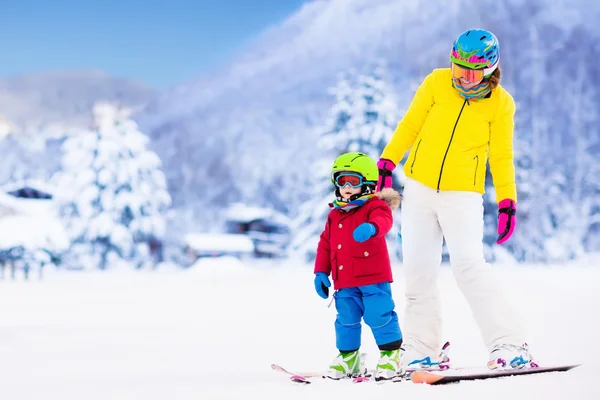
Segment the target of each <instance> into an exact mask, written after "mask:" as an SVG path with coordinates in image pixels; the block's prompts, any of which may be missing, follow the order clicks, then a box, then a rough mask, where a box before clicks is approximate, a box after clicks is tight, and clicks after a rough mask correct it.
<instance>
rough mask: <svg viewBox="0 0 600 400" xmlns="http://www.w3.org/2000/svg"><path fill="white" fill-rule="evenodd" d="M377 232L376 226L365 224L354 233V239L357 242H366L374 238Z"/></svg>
mask: <svg viewBox="0 0 600 400" xmlns="http://www.w3.org/2000/svg"><path fill="white" fill-rule="evenodd" d="M375 232H376V229H375V225H373V224H370V223H368V222H363V223H362V224H360V225H359V226H357V227H356V229H355V230H354V232H353V233H352V237H354V240H356V241H357V242H364V241H365V240H367V239H369V238H370V237H371V236H373V235H374V234H375Z"/></svg>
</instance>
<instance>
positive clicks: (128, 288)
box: [0, 258, 600, 400]
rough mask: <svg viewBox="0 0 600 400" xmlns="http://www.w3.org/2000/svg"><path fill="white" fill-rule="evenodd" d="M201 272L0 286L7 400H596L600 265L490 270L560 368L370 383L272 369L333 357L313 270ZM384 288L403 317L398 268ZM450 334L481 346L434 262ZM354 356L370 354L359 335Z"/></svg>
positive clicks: (368, 340)
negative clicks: (359, 350) (448, 380)
mask: <svg viewBox="0 0 600 400" xmlns="http://www.w3.org/2000/svg"><path fill="white" fill-rule="evenodd" d="M203 265H204V266H205V267H207V270H206V271H203V270H202V269H201V268H190V269H187V270H175V269H165V270H164V271H161V270H159V271H147V272H146V271H144V272H137V273H136V272H132V271H127V270H120V271H110V272H104V273H102V272H80V273H79V272H77V273H75V272H71V273H64V272H54V273H50V271H48V273H47V274H46V278H45V280H43V281H36V280H33V281H30V282H22V281H5V282H2V290H0V304H3V305H4V306H3V307H2V317H1V318H0V354H1V355H2V362H1V363H0V383H1V387H2V390H1V392H2V397H3V398H7V399H31V398H44V399H61V400H68V399H75V400H79V399H82V398H85V399H86V400H93V399H102V400H105V399H144V400H151V399H178V400H185V399H203V400H204V399H206V400H218V399H228V400H230V399H252V398H259V399H286V400H287V399H289V400H294V399H308V398H310V399H332V398H344V399H366V398H382V397H385V398H398V399H400V398H402V399H421V398H444V399H448V400H453V399H457V400H465V399H480V398H486V399H507V398H514V397H515V396H517V397H518V398H532V397H535V398H540V399H541V398H543V399H561V400H562V399H565V398H573V399H575V398H582V399H595V398H599V395H600V389H599V388H598V386H597V383H596V382H595V381H594V380H595V378H596V377H597V376H598V373H599V372H600V367H599V366H598V363H597V360H598V358H599V357H600V349H599V347H598V346H597V338H598V336H599V335H600V327H598V324H597V318H595V317H594V315H597V309H598V305H599V304H600V292H599V291H598V290H597V283H598V282H599V281H600V269H599V268H597V266H598V264H597V263H596V264H594V267H588V266H584V265H569V266H543V267H542V266H535V265H531V266H525V265H517V266H509V265H496V266H494V271H495V272H496V273H497V274H498V279H499V280H500V281H502V282H505V285H506V290H508V291H509V292H510V293H512V294H513V297H512V301H514V302H516V303H517V304H518V305H519V311H520V312H521V314H522V316H523V317H524V318H525V321H526V322H527V326H528V328H529V334H530V340H529V343H530V345H531V348H532V352H533V353H534V355H535V356H536V358H537V359H538V361H539V362H540V363H541V364H542V365H553V364H562V363H583V366H581V367H579V368H577V369H575V370H573V371H571V372H567V373H556V374H547V375H539V376H529V377H515V378H506V379H503V380H496V381H479V382H463V383H460V384H456V385H452V386H443V387H436V386H424V385H415V384H412V383H400V384H390V385H382V386H378V385H375V384H365V385H351V384H349V383H348V382H332V381H318V382H316V383H315V384H313V385H310V386H294V385H292V384H291V383H289V382H288V381H287V378H286V376H285V375H282V374H280V373H278V372H274V371H272V370H271V369H270V364H271V363H278V364H280V365H282V366H284V367H285V368H288V369H292V370H321V369H323V368H325V367H326V366H327V364H328V363H329V362H330V361H331V360H332V359H333V358H334V357H335V355H336V350H335V347H334V344H335V336H334V331H333V321H334V319H335V310H334V308H333V307H331V308H328V307H327V304H328V301H326V300H323V299H321V298H319V297H318V296H317V295H316V294H315V293H314V289H313V282H312V278H313V276H312V270H311V268H310V266H309V265H302V264H299V263H295V262H291V261H287V262H281V261H276V262H274V263H269V262H266V261H264V262H259V261H255V262H251V263H244V264H242V263H240V262H239V261H235V260H233V259H231V258H221V259H211V260H210V261H209V260H203ZM394 273H395V276H396V279H397V282H395V283H394V284H393V290H394V295H395V299H396V302H397V305H398V310H399V311H400V316H401V320H402V312H401V311H402V308H403V306H404V300H403V295H402V291H403V281H402V267H401V266H400V265H398V266H395V268H394ZM440 288H441V291H442V295H443V299H444V303H443V304H444V309H443V312H444V322H445V335H446V338H447V339H448V340H449V341H450V342H451V343H452V350H451V353H450V356H451V358H452V359H453V362H454V363H455V364H456V365H465V366H470V365H481V364H482V363H484V362H485V361H486V359H487V353H486V351H485V349H484V347H483V345H482V343H481V340H480V337H479V332H478V330H477V328H476V326H475V325H474V323H473V320H472V318H471V314H470V311H469V310H468V308H466V303H465V300H464V298H463V297H462V295H461V294H460V292H459V291H458V289H457V287H456V284H455V283H454V281H453V277H452V274H451V271H450V270H449V268H443V269H442V273H441V276H440ZM363 339H364V341H363V343H364V345H363V350H364V351H366V352H367V353H368V354H369V358H368V362H369V363H370V365H372V363H373V362H375V358H376V355H377V353H376V352H377V349H376V347H375V345H374V343H373V340H372V336H371V334H370V331H369V330H368V329H364V330H363Z"/></svg>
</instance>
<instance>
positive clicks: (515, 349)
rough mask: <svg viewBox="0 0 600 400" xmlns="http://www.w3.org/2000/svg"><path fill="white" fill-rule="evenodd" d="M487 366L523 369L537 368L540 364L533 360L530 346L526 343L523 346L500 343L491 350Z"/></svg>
mask: <svg viewBox="0 0 600 400" xmlns="http://www.w3.org/2000/svg"><path fill="white" fill-rule="evenodd" d="M487 367H488V368H489V369H491V370H494V369H511V368H515V369H522V368H537V367H538V365H537V364H536V363H535V362H534V361H533V357H532V356H531V353H529V346H528V345H527V343H524V344H523V345H522V346H516V345H514V344H499V345H496V346H494V348H493V349H492V351H491V352H490V359H489V361H488V363H487Z"/></svg>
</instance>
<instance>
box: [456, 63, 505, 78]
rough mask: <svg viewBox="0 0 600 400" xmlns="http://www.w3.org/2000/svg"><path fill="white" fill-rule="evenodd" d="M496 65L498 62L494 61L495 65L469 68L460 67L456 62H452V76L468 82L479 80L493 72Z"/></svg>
mask: <svg viewBox="0 0 600 400" xmlns="http://www.w3.org/2000/svg"><path fill="white" fill-rule="evenodd" d="M497 66H498V63H496V64H495V65H493V66H492V67H490V68H483V69H470V68H466V67H462V66H460V65H458V64H454V63H452V77H453V78H454V79H461V78H462V79H464V80H465V81H467V82H470V83H473V82H480V81H482V80H483V78H485V77H486V76H488V75H490V74H491V73H492V72H494V70H495V69H496V67H497Z"/></svg>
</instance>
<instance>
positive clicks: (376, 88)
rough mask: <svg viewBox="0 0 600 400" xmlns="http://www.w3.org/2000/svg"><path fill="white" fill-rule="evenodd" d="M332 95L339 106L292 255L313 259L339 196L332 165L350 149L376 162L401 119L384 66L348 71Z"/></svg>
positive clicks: (322, 143)
mask: <svg viewBox="0 0 600 400" xmlns="http://www.w3.org/2000/svg"><path fill="white" fill-rule="evenodd" d="M330 93H332V94H333V95H334V96H335V102H334V104H333V105H332V107H331V109H330V112H329V117H328V118H327V120H326V122H325V124H324V127H323V129H322V134H321V136H320V139H319V141H318V143H317V149H318V154H319V158H318V159H317V160H316V161H315V162H314V163H313V165H312V166H311V168H310V171H309V172H308V173H307V175H306V181H305V184H306V185H308V186H309V187H310V188H311V191H310V192H311V198H310V199H309V200H308V201H306V202H305V203H304V204H303V205H302V206H301V209H300V212H299V214H298V216H297V218H296V219H295V223H294V231H295V232H296V234H295V237H294V240H293V242H292V245H291V249H292V252H293V253H295V254H296V255H298V254H299V253H300V254H302V255H304V256H305V257H306V258H307V259H309V260H312V259H313V258H314V255H315V251H316V248H317V244H318V241H319V235H320V234H321V232H322V231H323V228H324V226H325V222H326V221H327V215H328V213H329V211H330V208H329V207H328V203H329V202H331V200H333V197H334V186H333V185H332V182H331V175H330V173H331V167H332V165H333V161H334V160H335V159H336V158H337V157H338V156H339V155H340V154H343V153H346V152H351V151H360V152H363V153H365V154H367V155H369V156H370V157H372V158H373V159H375V160H377V159H378V158H379V155H380V154H381V152H382V150H383V148H384V147H385V145H386V144H387V142H388V140H389V139H390V138H391V135H392V134H393V131H394V128H395V126H396V124H397V121H398V109H397V106H396V102H395V97H394V95H393V93H392V90H391V89H390V88H389V85H388V83H387V81H386V72H385V65H384V64H383V63H381V62H379V63H377V64H376V66H375V68H373V70H372V72H370V73H368V74H360V73H357V71H356V70H350V71H348V72H346V73H345V74H343V75H342V76H341V77H340V79H339V80H338V82H337V85H336V86H335V87H334V88H333V89H332V90H331V91H330Z"/></svg>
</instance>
